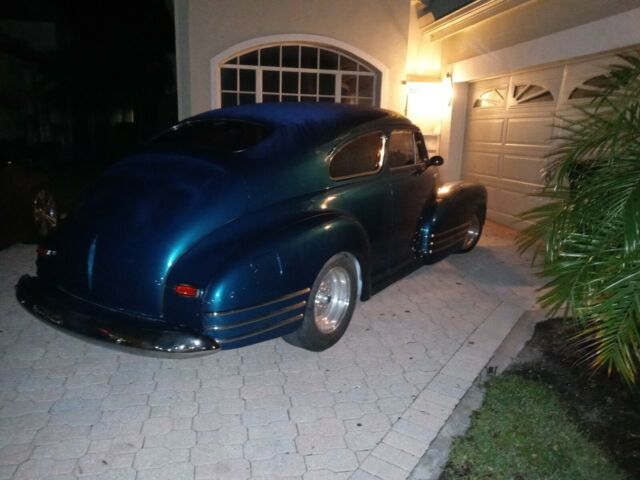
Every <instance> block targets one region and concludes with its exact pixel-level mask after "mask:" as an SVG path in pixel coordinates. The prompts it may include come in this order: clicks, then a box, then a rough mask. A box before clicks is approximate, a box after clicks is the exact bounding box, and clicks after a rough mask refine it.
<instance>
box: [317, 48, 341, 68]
mask: <svg viewBox="0 0 640 480" xmlns="http://www.w3.org/2000/svg"><path fill="white" fill-rule="evenodd" d="M320 68H321V69H322V70H337V69H338V54H337V53H334V52H330V51H329V50H322V49H320Z"/></svg>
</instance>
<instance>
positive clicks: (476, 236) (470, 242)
mask: <svg viewBox="0 0 640 480" xmlns="http://www.w3.org/2000/svg"><path fill="white" fill-rule="evenodd" d="M483 213H484V212H483V210H481V209H479V210H478V211H476V212H474V213H473V214H472V215H471V217H470V218H469V226H468V227H467V231H466V233H465V237H464V241H463V242H462V247H461V248H460V251H459V253H466V252H470V251H471V250H473V249H474V247H475V246H476V245H477V244H478V241H479V240H480V236H481V235H482V227H483V226H484V215H483Z"/></svg>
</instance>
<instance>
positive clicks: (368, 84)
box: [358, 75, 373, 97]
mask: <svg viewBox="0 0 640 480" xmlns="http://www.w3.org/2000/svg"><path fill="white" fill-rule="evenodd" d="M358 95H359V96H360V97H373V77H370V76H368V75H360V76H359V77H358Z"/></svg>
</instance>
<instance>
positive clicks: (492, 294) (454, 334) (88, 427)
mask: <svg viewBox="0 0 640 480" xmlns="http://www.w3.org/2000/svg"><path fill="white" fill-rule="evenodd" d="M33 251H34V248H33V246H25V245H18V246H14V247H11V248H9V249H6V250H4V251H1V252H0V345H1V346H0V348H1V350H0V352H1V355H0V358H1V361H0V479H4V478H16V479H27V480H37V479H41V478H51V479H57V480H62V479H68V478H86V479H98V478H100V479H138V480H146V479H153V480H162V479H171V480H177V479H191V478H202V479H205V478H229V479H234V480H239V479H243V478H249V477H251V478H268V479H272V478H279V477H291V478H305V479H318V478H349V477H353V478H376V476H377V477H380V478H406V476H407V475H408V472H409V471H411V469H412V468H413V467H414V465H415V464H416V462H417V461H418V459H419V457H420V456H421V455H422V453H423V452H424V450H425V449H426V447H427V446H428V444H429V442H430V441H431V440H432V439H433V437H434V436H435V435H436V433H437V431H438V429H439V428H440V427H441V426H442V424H443V422H444V420H445V419H446V418H447V417H448V415H449V413H450V412H451V410H452V409H453V407H454V406H455V404H456V403H457V402H458V400H459V399H460V397H461V396H462V394H463V393H464V392H465V391H466V389H467V387H468V386H469V385H470V383H471V381H472V380H473V379H474V378H475V377H476V375H477V374H478V372H479V371H480V370H481V369H482V368H483V366H484V365H485V364H486V362H487V360H488V359H489V358H490V356H491V355H492V353H493V351H494V350H495V348H496V347H497V346H498V345H499V344H500V342H501V341H502V339H503V338H504V336H505V335H506V334H507V333H508V331H509V330H510V328H511V327H512V325H513V324H514V323H515V321H516V320H517V318H518V317H519V316H520V314H521V313H522V312H523V311H525V310H527V309H532V308H534V300H533V299H534V289H535V286H536V283H537V280H535V279H534V278H533V276H532V274H531V271H530V269H529V268H528V261H527V260H525V259H523V258H521V257H519V256H518V255H517V254H516V253H515V250H514V248H513V244H512V238H511V233H510V232H509V231H507V230H504V229H501V228H499V227H496V226H495V225H489V226H488V228H487V229H486V232H485V236H484V237H483V239H482V241H481V242H480V244H479V246H478V248H476V250H474V251H473V252H471V253H470V254H468V255H455V256H452V257H450V258H449V259H447V260H445V261H443V262H441V263H439V264H437V265H433V266H430V267H425V268H422V269H420V270H418V271H417V272H415V273H414V274H412V275H411V276H409V277H407V278H405V279H404V280H402V281H400V282H398V283H396V284H394V285H392V286H391V287H389V288H387V289H386V290H384V291H383V292H381V293H380V294H378V295H376V296H375V297H373V298H372V299H371V300H370V301H368V302H366V303H362V304H360V305H359V306H358V307H357V309H356V312H355V315H354V318H353V321H352V322H351V325H350V327H349V329H348V330H347V333H346V335H345V337H344V338H343V339H342V340H341V341H340V342H339V343H338V344H337V345H336V346H334V347H333V348H331V349H329V350H327V351H325V352H322V353H311V352H307V351H304V350H300V349H296V348H294V347H291V346H289V345H288V344H286V343H285V342H284V341H282V340H280V339H278V340H273V341H270V342H266V343H263V344H260V345H255V346H251V347H247V348H243V349H239V350H231V351H223V352H220V353H217V354H213V355H210V356H206V357H199V358H195V359H187V360H165V359H162V360H161V359H157V358H148V357H141V356H136V355H130V354H123V353H118V352H115V351H112V350H108V349H106V348H103V347H99V346H95V345H91V344H87V343H85V342H83V341H81V340H77V339H75V338H72V337H69V336H66V335H64V334H61V333H57V332H55V331H54V330H53V329H51V328H49V327H48V326H45V325H43V324H41V323H40V322H39V321H37V320H35V319H32V317H31V316H30V315H29V314H27V313H26V312H25V311H23V310H22V309H21V307H20V306H19V305H18V304H17V302H16V301H15V299H14V289H13V287H14V285H15V283H16V282H17V279H18V277H19V276H20V275H21V274H22V273H25V272H32V271H33V270H34V267H33V257H34V252H33Z"/></svg>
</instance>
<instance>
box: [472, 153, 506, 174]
mask: <svg viewBox="0 0 640 480" xmlns="http://www.w3.org/2000/svg"><path fill="white" fill-rule="evenodd" d="M464 162H465V166H466V171H467V172H469V173H477V174H480V175H490V176H493V177H497V176H498V175H499V174H498V171H499V168H498V165H499V163H500V155H499V154H498V153H489V152H478V151H470V152H467V153H466V155H465V160H464Z"/></svg>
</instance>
